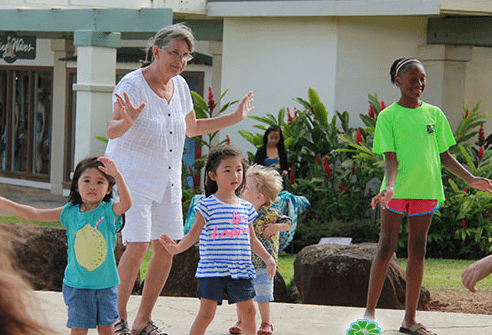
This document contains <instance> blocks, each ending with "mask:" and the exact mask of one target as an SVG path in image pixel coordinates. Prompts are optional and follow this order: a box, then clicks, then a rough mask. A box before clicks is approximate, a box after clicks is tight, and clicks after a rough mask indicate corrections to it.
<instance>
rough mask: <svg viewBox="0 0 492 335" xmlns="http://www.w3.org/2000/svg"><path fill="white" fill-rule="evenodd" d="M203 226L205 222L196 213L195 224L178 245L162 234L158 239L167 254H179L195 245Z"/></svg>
mask: <svg viewBox="0 0 492 335" xmlns="http://www.w3.org/2000/svg"><path fill="white" fill-rule="evenodd" d="M204 224H205V220H204V219H203V216H202V214H201V213H200V212H198V211H197V212H196V217H195V222H194V223H193V226H191V229H190V231H189V232H188V234H186V235H185V236H184V237H183V239H182V240H181V241H179V243H176V241H174V240H173V239H172V238H170V237H169V236H167V235H166V234H162V235H161V236H160V237H159V242H161V244H162V245H163V246H164V248H166V250H167V252H169V253H170V254H172V255H176V254H179V253H180V252H183V251H185V250H186V249H188V248H189V247H191V246H192V245H193V244H195V243H196V242H197V241H198V239H199V238H200V234H201V232H202V230H203V226H204Z"/></svg>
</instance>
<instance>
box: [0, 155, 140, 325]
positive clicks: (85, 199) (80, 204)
mask: <svg viewBox="0 0 492 335" xmlns="http://www.w3.org/2000/svg"><path fill="white" fill-rule="evenodd" d="M115 184H116V185H117V187H118V194H119V198H120V200H119V202H113V199H112V192H113V186H114V185H115ZM131 205H132V198H131V195H130V192H129V191H128V188H127V186H126V183H125V181H124V179H123V177H122V176H121V174H120V172H119V171H118V169H117V167H116V165H115V164H114V162H113V161H112V160H111V159H109V158H106V157H100V158H96V157H92V158H87V159H84V160H83V161H81V162H80V163H79V164H78V165H77V167H76V168H75V172H74V176H73V180H72V184H71V186H70V195H69V203H67V204H66V205H65V206H63V207H59V208H54V209H37V208H34V207H31V206H26V205H22V204H18V203H15V202H13V201H10V200H8V199H5V198H3V197H0V208H1V209H4V210H7V211H9V212H11V213H12V214H15V215H16V216H20V217H23V218H26V219H29V220H35V221H47V222H49V221H60V222H61V224H62V225H63V226H65V227H66V228H67V242H68V250H67V253H68V261H67V267H66V269H65V276H64V278H63V298H64V300H65V303H66V304H67V307H68V322H67V327H69V328H70V334H71V335H85V334H87V332H88V329H89V328H97V331H98V333H99V334H100V335H113V333H114V323H115V322H116V321H117V320H118V317H119V316H118V310H117V308H116V301H117V297H116V286H117V285H118V284H119V279H118V272H117V270H116V262H115V259H114V253H113V252H114V247H115V244H116V233H117V231H118V230H119V229H120V228H121V217H120V216H121V215H122V214H123V213H125V212H126V211H127V210H128V209H129V208H130V206H131Z"/></svg>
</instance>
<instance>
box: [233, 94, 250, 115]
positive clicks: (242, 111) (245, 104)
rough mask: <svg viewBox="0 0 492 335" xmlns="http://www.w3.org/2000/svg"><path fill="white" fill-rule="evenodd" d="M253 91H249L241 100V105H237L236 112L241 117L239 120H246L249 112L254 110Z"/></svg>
mask: <svg viewBox="0 0 492 335" xmlns="http://www.w3.org/2000/svg"><path fill="white" fill-rule="evenodd" d="M252 104H253V92H252V91H249V92H248V93H246V95H245V96H244V97H243V98H242V99H241V102H239V106H238V107H237V109H236V111H235V112H234V114H236V115H237V116H238V118H239V121H242V120H244V119H245V118H246V117H247V116H248V114H249V113H250V112H251V111H252V110H253V108H254V107H253V106H252Z"/></svg>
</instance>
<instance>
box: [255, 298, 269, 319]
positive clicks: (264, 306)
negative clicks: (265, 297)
mask: <svg viewBox="0 0 492 335" xmlns="http://www.w3.org/2000/svg"><path fill="white" fill-rule="evenodd" d="M258 309H259V311H260V315H261V323H270V302H269V301H264V302H258Z"/></svg>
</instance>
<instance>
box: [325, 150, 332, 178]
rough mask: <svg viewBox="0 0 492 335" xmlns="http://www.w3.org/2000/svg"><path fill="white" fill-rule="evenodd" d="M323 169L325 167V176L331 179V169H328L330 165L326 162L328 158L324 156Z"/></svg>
mask: <svg viewBox="0 0 492 335" xmlns="http://www.w3.org/2000/svg"><path fill="white" fill-rule="evenodd" d="M324 167H325V176H327V177H328V178H330V177H331V169H330V163H329V162H328V156H327V155H325V157H324Z"/></svg>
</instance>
